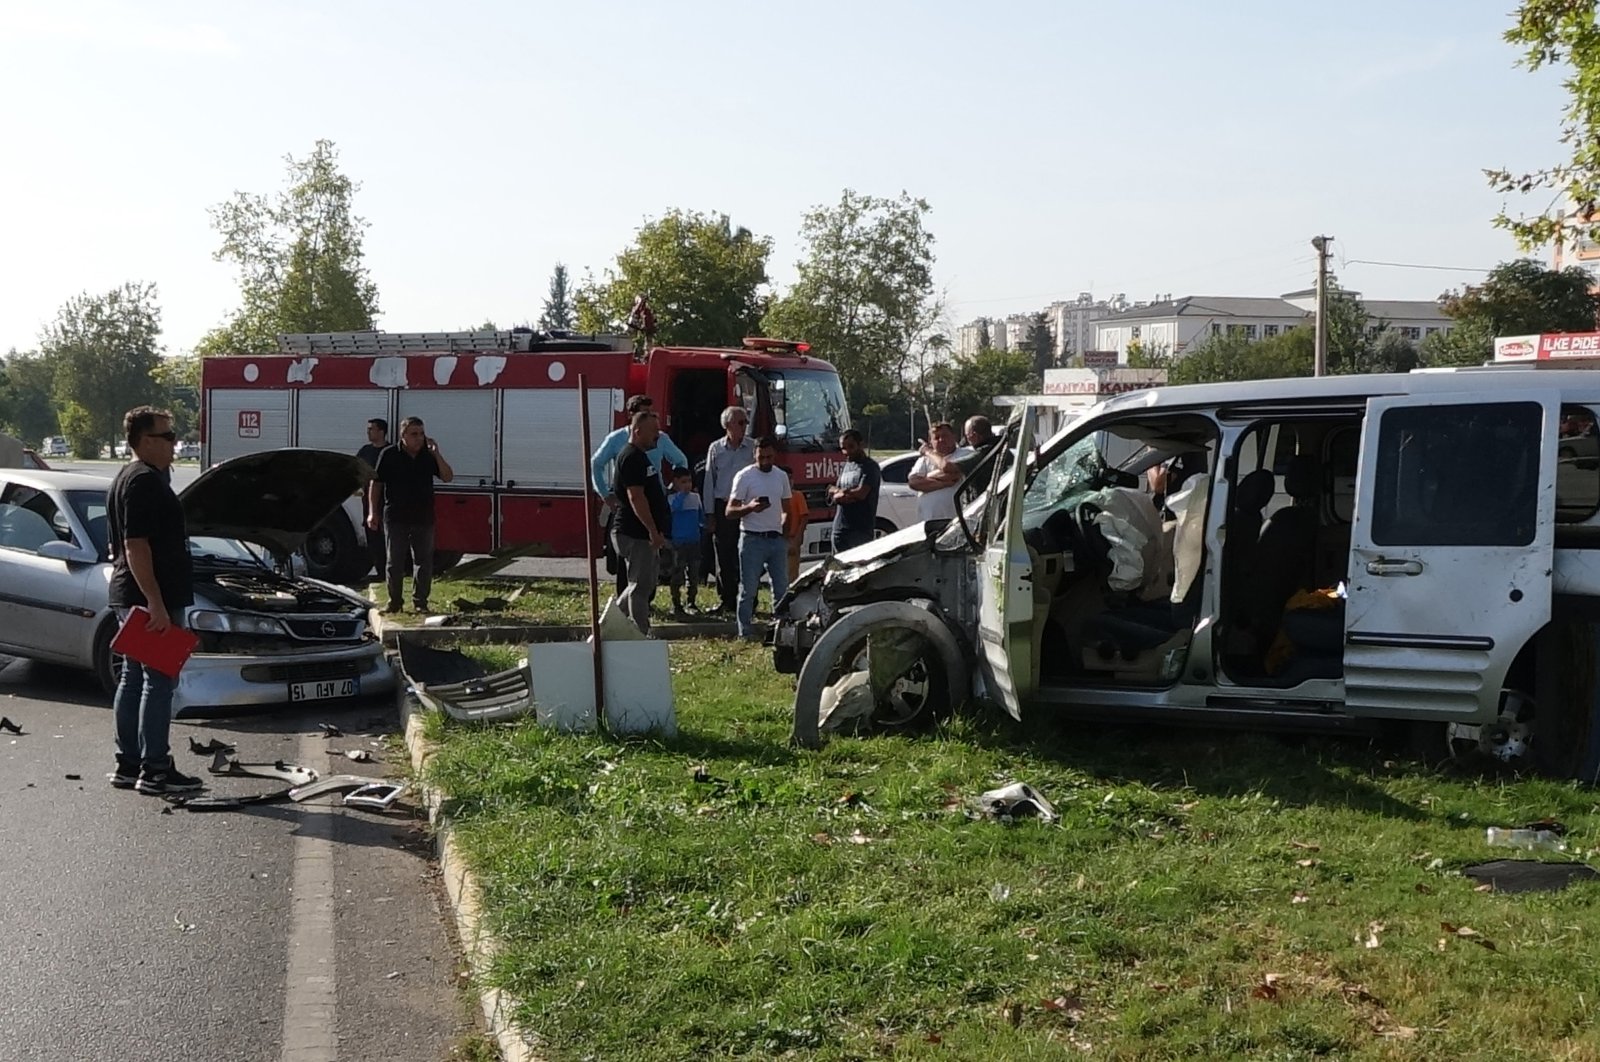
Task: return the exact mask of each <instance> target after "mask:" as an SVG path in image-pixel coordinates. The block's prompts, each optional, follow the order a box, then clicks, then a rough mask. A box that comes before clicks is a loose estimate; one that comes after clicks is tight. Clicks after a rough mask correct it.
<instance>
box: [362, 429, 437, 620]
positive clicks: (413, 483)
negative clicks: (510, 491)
mask: <svg viewBox="0 0 1600 1062" xmlns="http://www.w3.org/2000/svg"><path fill="white" fill-rule="evenodd" d="M373 472H374V476H373V480H372V483H371V484H370V485H368V487H367V530H369V531H376V530H378V529H379V528H380V527H381V528H383V534H384V539H385V541H387V543H388V546H389V562H388V569H389V570H388V572H387V573H386V574H387V575H388V583H389V604H388V606H387V607H385V608H384V611H385V612H399V611H400V606H401V602H402V601H404V599H405V588H404V584H403V579H404V577H405V570H406V561H407V559H408V558H409V559H410V561H411V565H412V569H413V571H414V573H415V576H416V581H415V582H414V583H413V584H412V587H411V604H412V606H413V607H414V608H415V609H416V610H417V611H418V612H426V611H428V592H429V591H430V590H432V589H433V481H434V478H435V477H438V479H439V480H440V482H443V483H449V482H450V481H451V480H452V479H455V478H456V474H455V471H454V470H453V469H451V467H450V462H448V461H446V460H445V459H444V454H442V453H440V452H439V444H438V443H437V442H434V441H433V440H432V439H430V438H428V434H427V431H426V429H425V428H424V427H423V424H422V418H421V417H407V418H406V419H405V420H402V421H401V422H400V442H399V443H397V444H395V445H393V446H390V447H388V448H387V449H385V450H384V451H383V453H381V454H379V455H378V465H377V468H375V469H374V470H373Z"/></svg>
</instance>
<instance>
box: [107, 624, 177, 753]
mask: <svg viewBox="0 0 1600 1062" xmlns="http://www.w3.org/2000/svg"><path fill="white" fill-rule="evenodd" d="M179 611H180V612H181V611H182V610H181V609H180V610H179ZM127 616H128V610H127V609H122V608H119V609H117V619H118V621H119V622H120V621H121V620H124V619H126V618H127ZM174 685H175V683H174V681H173V680H172V679H170V678H168V677H167V676H165V675H163V674H162V673H161V672H159V671H157V670H156V669H155V668H150V667H145V666H144V665H143V664H140V663H137V662H135V661H133V660H129V659H128V658H127V657H123V658H122V680H121V681H120V682H118V683H117V692H116V694H115V695H113V697H112V700H111V708H112V715H113V716H114V717H115V719H116V727H117V755H118V756H119V757H121V758H122V759H124V760H126V761H128V762H130V763H133V762H138V763H139V764H141V765H142V766H145V767H148V768H150V769H152V770H165V769H166V768H168V767H171V766H172V746H171V743H170V739H169V737H168V735H169V734H170V732H171V730H172V688H173V686H174Z"/></svg>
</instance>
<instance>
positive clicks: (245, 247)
mask: <svg viewBox="0 0 1600 1062" xmlns="http://www.w3.org/2000/svg"><path fill="white" fill-rule="evenodd" d="M285 161H286V163H287V168H288V177H289V184H288V187H287V188H285V189H284V190H283V191H281V192H279V193H278V194H277V195H276V196H275V197H273V198H270V199H269V198H268V197H266V196H261V195H254V194H251V193H248V192H235V193H234V196H233V198H232V199H230V200H228V201H227V202H225V203H220V204H218V205H217V206H215V207H212V208H211V225H212V227H213V228H214V229H216V230H217V232H218V233H219V234H220V235H221V236H222V246H221V247H220V248H219V249H218V250H217V252H216V254H215V256H214V257H215V258H216V259H217V261H219V262H232V263H233V264H234V266H235V268H236V269H237V270H238V274H239V294H240V302H241V304H240V307H239V309H238V310H237V311H235V312H234V315H233V317H232V318H230V319H229V320H228V322H227V323H225V324H223V325H222V326H220V327H218V328H215V329H213V330H212V331H211V332H209V333H207V334H206V336H205V338H203V339H202V340H201V341H200V343H199V344H198V345H197V347H196V349H197V351H198V352H199V353H201V354H227V353H248V354H262V353H269V352H271V351H274V350H276V349H277V346H278V344H277V336H278V333H280V332H341V331H354V330H360V329H367V328H371V327H373V324H374V322H375V320H376V318H377V316H378V289H377V286H376V285H375V284H374V283H373V282H372V280H371V278H370V277H369V276H368V275H367V269H366V266H365V264H364V263H363V252H362V245H361V241H362V233H363V232H364V231H365V229H366V228H367V223H366V221H364V220H362V219H361V218H359V217H357V216H356V215H355V214H354V212H353V211H352V201H353V200H354V198H355V193H356V192H357V191H358V190H359V189H360V187H361V186H360V185H359V184H357V183H356V182H354V181H352V180H351V179H350V178H349V177H347V176H345V175H344V174H343V173H341V172H340V170H339V166H338V161H339V152H338V149H337V148H335V147H334V145H333V142H332V141H330V140H318V141H317V142H316V145H315V147H314V148H313V149H312V152H311V154H310V155H309V156H308V157H306V158H304V159H296V158H295V157H294V156H293V155H289V156H286V157H285Z"/></svg>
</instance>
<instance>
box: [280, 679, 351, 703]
mask: <svg viewBox="0 0 1600 1062" xmlns="http://www.w3.org/2000/svg"><path fill="white" fill-rule="evenodd" d="M360 692H361V680H360V679H356V678H347V679H329V680H327V681H326V682H291V683H289V700H291V701H327V700H332V699H334V698H335V697H354V696H355V695H356V694H358V693H360Z"/></svg>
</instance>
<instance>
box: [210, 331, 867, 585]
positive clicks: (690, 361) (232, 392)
mask: <svg viewBox="0 0 1600 1062" xmlns="http://www.w3.org/2000/svg"><path fill="white" fill-rule="evenodd" d="M580 377H581V378H582V379H583V381H584V383H585V384H586V385H587V388H588V420H589V428H590V432H591V440H590V442H591V445H593V446H598V445H599V443H600V440H601V439H602V438H604V436H605V434H606V433H607V432H609V431H611V430H612V429H613V428H616V427H619V426H621V425H622V423H623V419H624V418H623V412H622V409H623V404H624V402H625V400H626V398H627V397H628V396H630V395H634V394H647V395H649V396H650V397H651V398H653V399H654V400H655V408H656V409H657V411H659V412H660V413H662V415H663V430H665V431H666V432H667V433H668V434H669V435H670V436H671V437H672V439H673V441H674V442H676V443H677V444H678V445H679V446H680V447H681V448H682V449H683V451H684V453H685V454H686V455H687V456H688V457H689V459H690V460H691V461H693V462H696V463H698V462H699V461H701V460H702V459H703V458H704V456H705V453H706V449H707V447H708V446H710V444H711V442H712V440H714V439H716V438H717V437H718V436H720V435H721V434H722V427H721V423H720V416H721V413H722V411H723V409H725V408H726V407H728V406H730V405H739V406H743V407H744V408H745V409H746V410H747V411H748V412H749V413H750V420H751V429H752V434H754V435H756V436H761V435H772V436H774V437H775V438H776V439H777V440H778V442H779V447H780V456H779V461H780V463H781V464H782V465H783V467H784V468H785V469H786V470H787V471H788V472H789V475H790V478H791V480H792V481H793V483H794V484H795V486H796V488H797V489H799V490H801V491H803V492H805V494H806V500H807V504H808V507H809V508H810V512H811V519H812V524H811V525H810V527H809V529H808V532H807V536H806V543H805V551H806V555H807V556H808V557H809V558H812V559H815V558H817V557H819V556H821V555H824V554H826V553H827V551H828V542H827V528H828V521H829V520H830V519H831V516H832V512H831V509H830V508H829V506H828V504H827V486H828V484H829V483H830V482H831V481H832V479H833V477H834V476H835V474H836V473H837V471H838V466H839V463H840V462H841V461H842V459H843V458H842V455H841V454H840V452H839V435H840V433H841V432H843V431H844V430H845V429H846V428H848V427H849V426H850V415H849V411H848V409H847V407H846V405H845V400H844V390H843V387H842V386H841V385H840V382H839V375H838V373H837V372H836V371H835V370H834V368H833V366H832V365H830V364H828V363H827V362H825V361H821V360H819V359H817V358H813V357H811V356H810V354H809V347H808V346H807V345H806V344H804V343H797V342H792V341H787V340H774V339H747V340H745V343H744V345H743V346H742V347H740V348H732V349H722V348H709V347H653V348H650V349H648V350H646V351H644V352H643V353H642V354H641V353H635V351H634V349H633V346H632V344H631V342H630V341H629V340H627V339H626V338H624V337H616V336H583V335H576V334H572V333H556V334H544V333H538V332H531V331H524V330H517V331H509V332H501V331H496V332H421V333H404V332H393V333H391V332H335V333H317V334H296V335H283V336H280V337H279V352H278V353H275V354H263V355H244V354H241V355H229V356H220V357H210V358H206V359H205V361H204V363H203V365H202V368H201V417H202V435H201V438H202V452H201V461H202V464H203V465H204V466H206V467H209V466H210V465H212V464H215V463H216V462H219V461H224V460H227V459H228V458H230V457H236V456H238V455H239V454H244V453H254V452H258V451H261V450H272V449H278V448H282V447H314V448H319V449H328V450H345V451H349V452H352V453H353V452H354V451H355V450H356V449H358V448H359V446H360V445H361V443H362V441H363V439H364V436H365V428H366V422H367V421H368V420H369V419H371V418H374V417H381V418H383V419H384V420H387V421H388V422H389V425H390V438H391V440H393V439H396V438H397V437H398V430H397V429H398V426H399V423H400V421H401V420H403V419H405V418H406V417H411V416H416V417H421V418H422V420H423V422H424V424H426V426H427V430H428V434H429V435H431V436H433V437H434V438H435V439H437V440H438V442H439V447H440V449H441V451H442V452H443V453H444V454H445V456H446V457H447V458H448V459H449V461H450V463H451V465H452V466H453V467H454V469H455V480H454V481H453V482H451V483H448V484H445V483H440V484H437V485H436V493H435V497H436V502H435V504H436V512H437V519H438V530H437V535H436V549H437V551H438V553H437V555H436V561H437V563H438V564H439V565H440V566H441V567H447V566H449V565H450V564H453V563H455V561H456V560H458V559H460V557H461V556H462V555H464V554H485V553H491V552H494V551H496V550H499V549H503V548H506V547H512V546H520V545H526V544H529V543H536V544H537V545H538V546H539V547H540V552H541V553H542V554H543V555H546V556H554V557H581V556H583V555H584V551H585V548H586V546H585V528H584V521H585V520H589V519H593V518H594V503H593V499H592V496H591V492H590V489H589V487H588V478H589V476H588V470H589V454H588V453H587V452H586V451H585V449H584V446H583V441H582V432H581V421H582V417H581V411H580V403H579V398H578V393H579V392H578V384H579V378H580ZM707 504H708V506H709V499H708V502H707ZM362 515H363V514H362V509H361V503H360V499H359V498H352V499H350V501H349V502H348V503H347V504H346V505H345V506H344V508H343V509H342V510H341V512H339V513H335V514H334V515H333V516H331V517H329V519H328V520H327V521H325V522H324V523H323V525H322V526H321V527H319V528H318V530H317V533H316V534H314V535H313V536H312V537H311V539H310V540H309V541H308V542H307V546H306V553H307V556H306V561H307V566H308V569H309V570H310V572H311V574H313V575H316V576H318V577H321V578H325V579H329V580H333V581H339V582H355V581H359V580H360V579H362V578H363V577H364V576H365V575H366V574H367V572H368V571H369V564H368V559H367V552H366V548H365V538H366V535H365V531H364V528H363V526H362Z"/></svg>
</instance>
